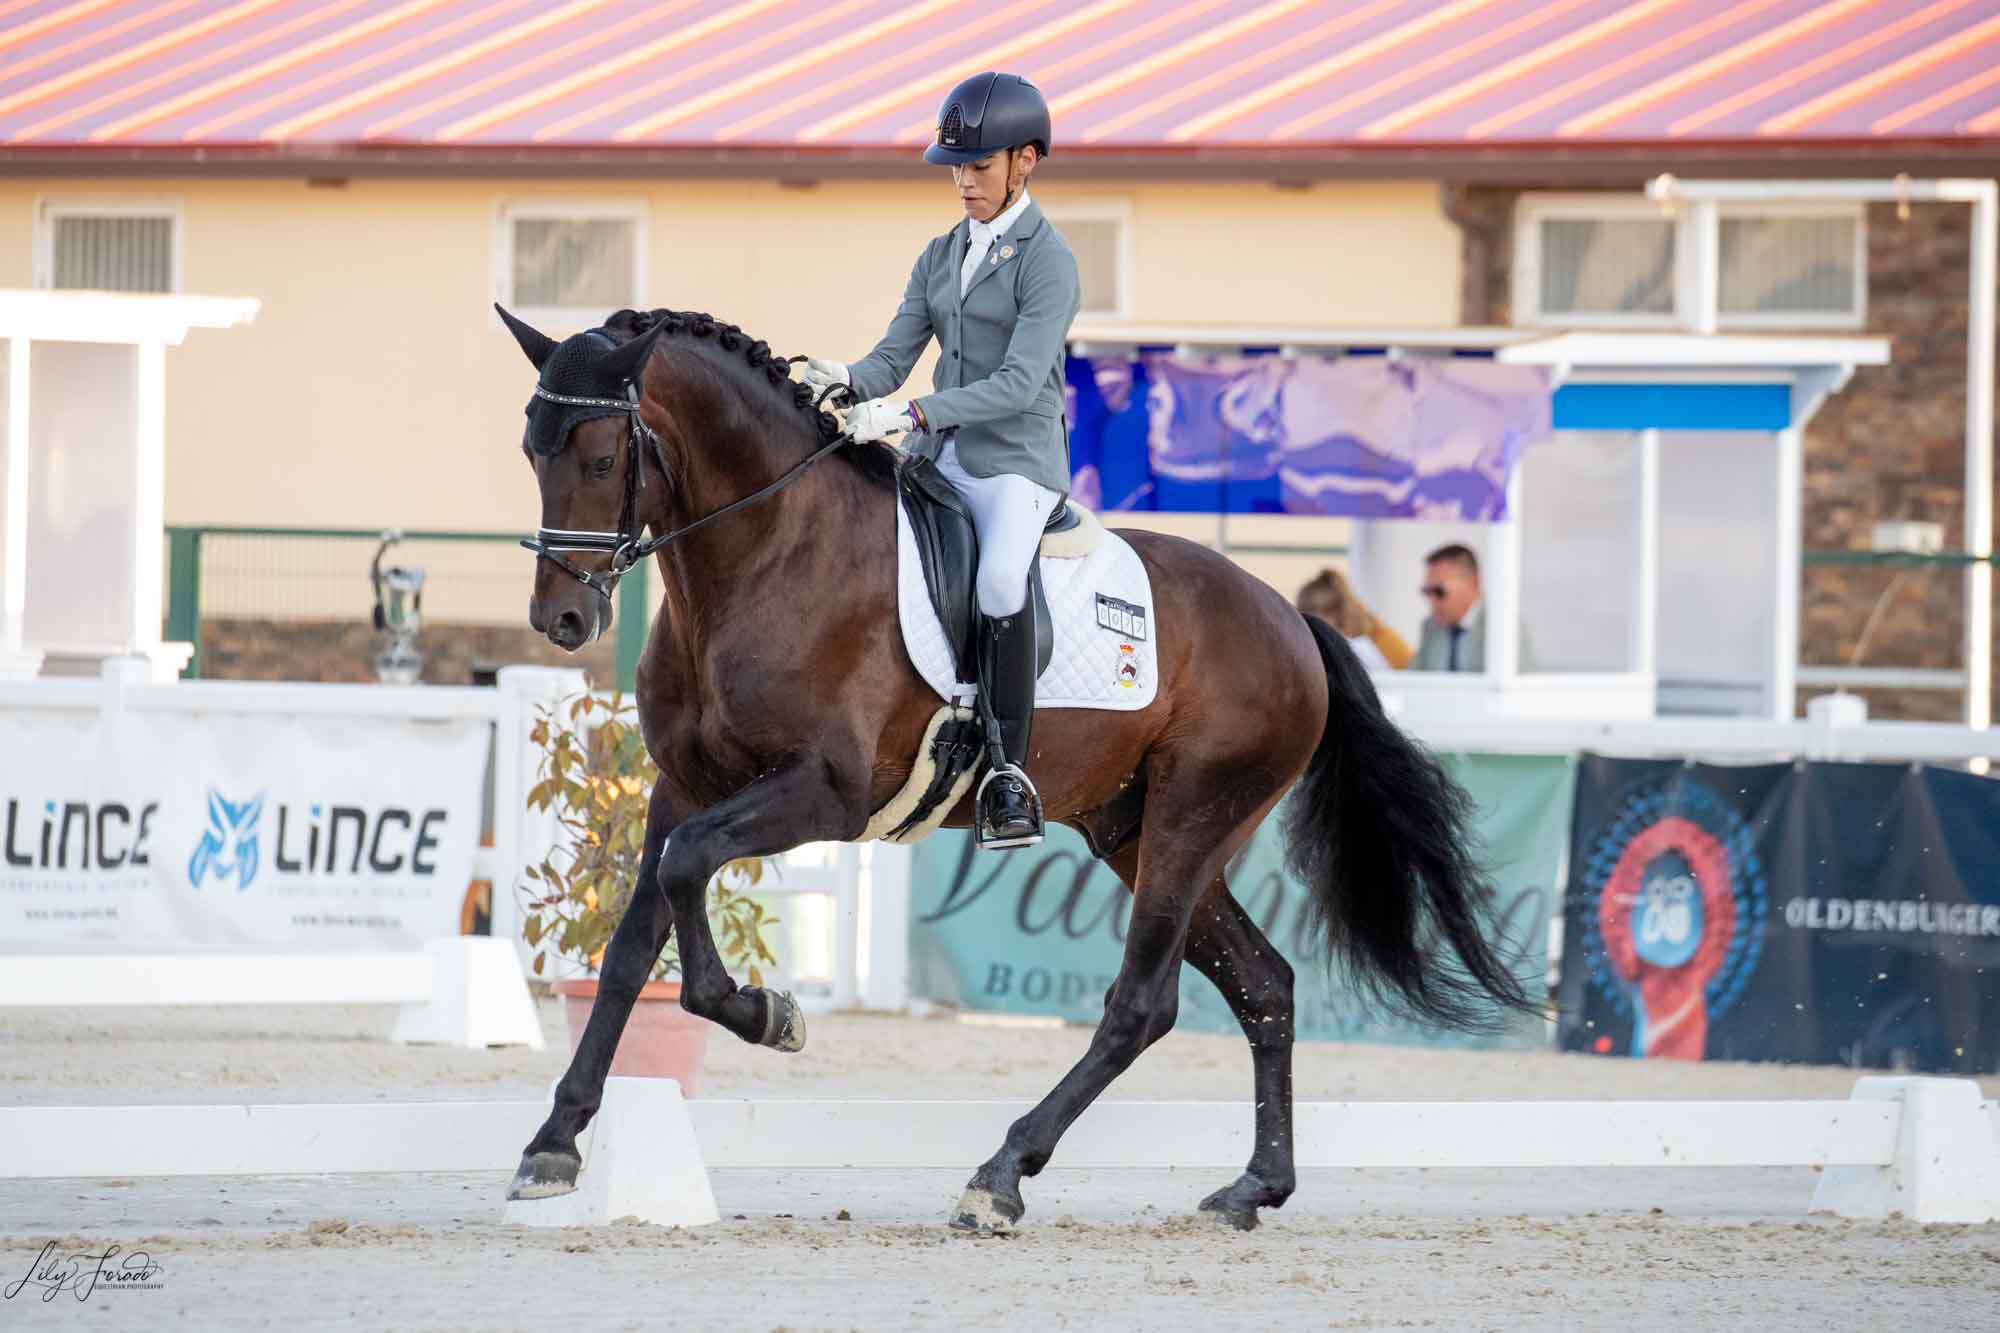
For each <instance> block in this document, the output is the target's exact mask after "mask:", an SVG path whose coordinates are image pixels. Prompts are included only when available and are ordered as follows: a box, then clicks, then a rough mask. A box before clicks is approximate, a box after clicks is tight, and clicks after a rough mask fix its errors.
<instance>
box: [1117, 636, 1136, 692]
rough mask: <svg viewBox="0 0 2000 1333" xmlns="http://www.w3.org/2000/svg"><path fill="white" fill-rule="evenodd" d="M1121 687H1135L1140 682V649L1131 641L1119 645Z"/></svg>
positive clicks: (1119, 683) (1128, 688) (1118, 675)
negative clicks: (1130, 642)
mask: <svg viewBox="0 0 2000 1333" xmlns="http://www.w3.org/2000/svg"><path fill="white" fill-rule="evenodd" d="M1117 681H1118V685H1119V688H1120V689H1127V690H1130V689H1134V688H1137V686H1138V684H1139V650H1138V649H1137V648H1134V647H1133V646H1132V645H1131V644H1129V643H1121V644H1119V645H1118V674H1117Z"/></svg>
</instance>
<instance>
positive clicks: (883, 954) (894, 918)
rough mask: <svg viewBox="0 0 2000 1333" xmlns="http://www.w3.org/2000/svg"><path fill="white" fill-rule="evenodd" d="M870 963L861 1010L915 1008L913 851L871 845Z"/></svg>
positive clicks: (865, 972)
mask: <svg viewBox="0 0 2000 1333" xmlns="http://www.w3.org/2000/svg"><path fill="white" fill-rule="evenodd" d="M868 858H869V859H868V898H867V902H868V912H867V944H868V961H867V965H866V967H865V968H864V969H863V971H862V976H861V1007H862V1008H864V1009H887V1010H893V1011H900V1010H903V1009H907V1008H908V1007H909V1004H910V861H911V859H912V854H911V851H910V849H909V848H908V847H903V846H898V845H897V844H895V843H892V842H875V843H870V844H869V845H868Z"/></svg>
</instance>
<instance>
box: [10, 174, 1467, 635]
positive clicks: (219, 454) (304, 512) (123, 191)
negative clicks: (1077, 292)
mask: <svg viewBox="0 0 2000 1333" xmlns="http://www.w3.org/2000/svg"><path fill="white" fill-rule="evenodd" d="M1035 193H1036V195H1037V197H1038V198H1039V199H1040V200H1041V201H1042V202H1043V203H1044V205H1045V206H1047V207H1048V208H1049V209H1050V210H1051V211H1052V212H1055V213H1057V214H1058V215H1059V214H1060V212H1061V210H1062V209H1063V208H1064V207H1065V206H1068V207H1071V208H1075V209H1080V210H1089V211H1090V212H1091V213H1092V214H1098V213H1102V212H1104V211H1107V210H1108V211H1110V212H1112V213H1114V214H1117V215H1120V216H1124V217H1126V218H1129V232H1128V235H1129V241H1128V246H1129V251H1128V254H1129V278H1130V294H1129V298H1128V300H1129V309H1128V312H1127V313H1128V316H1129V317H1130V318H1131V319H1132V320H1134V321H1141V322H1160V321H1175V322H1197V323H1245V322H1255V323H1297V324H1385V323H1386V324H1399V325H1444V324H1450V323H1452V322H1454V321H1455V319H1456V315H1457V309H1456V305H1457V292H1458V286H1459V247H1458V237H1457V232H1456V230H1455V228H1454V227H1453V226H1452V225H1451V224H1450V223H1449V222H1448V221H1447V220H1446V219H1445V218H1444V217H1443V215H1442V214H1441V213H1440V212H1439V208H1438V200H1437V195H1436V190H1435V187H1434V186H1431V185H1428V184H1423V183H1410V184H1321V185H1316V186H1314V187H1313V188H1310V189H1305V190H1280V189H1277V188H1275V187H1273V186H1272V185H1270V184H1268V183H1263V184H1257V183H1226V184H1215V185H1190V184H1184V183H1170V184H1169V183H1161V184H1137V185H1129V184H1117V185H1110V184H1107V185H1103V186H1090V185H1087V184H1081V183H1063V182H1057V183H1050V184H1045V185H1042V186H1039V187H1037V189H1036V191H1035ZM44 196H60V197H62V198H67V199H73V198H78V197H83V196H114V197H115V196H141V197H145V198H150V199H167V200H172V201H175V202H177V203H178V206H179V209H180V212H181V216H182V233H181V244H182V253H183V261H182V287H183V289H184V290H186V291H189V292H201V293H210V294H217V295H227V296H254V297H257V298H259V299H260V300H261V301H262V302H263V311H262V313H261V314H260V315H259V317H258V318H257V321H256V322H255V324H253V325H252V326H250V327H249V328H245V329H237V330H231V331H227V332H212V331H203V330H197V331H195V332H194V333H192V334H191V335H190V336H189V338H188V341H187V343H186V344H185V345H184V346H183V347H181V348H178V349H176V350H174V351H173V352H172V353H170V356H169V363H168V381H167V393H168V423H167V441H168V469H167V476H168V482H167V514H168V521H169V522H170V523H247V524H268V525H279V526H312V527H378V526H390V525H394V526H400V527H404V528H445V529H507V530H522V529H528V528H532V527H533V526H534V522H535V514H536V509H535V497H534V491H533V488H532V486H531V484H530V482H529V478H528V473H527V469H526V466H525V465H524V464H523V463H522V462H521V459H520V455H519V441H520V423H521V406H522V403H523V401H524V400H525V398H526V395H527V392H528V389H529V386H530V383H531V378H530V373H529V370H528V367H527V365H526V363H525V362H524V361H523V360H522V359H521V356H520V353H519V352H518V351H517V350H516V349H515V348H514V345H513V343H512V341H511V340H510V339H509V338H508V337H507V336H506V334H505V333H504V332H503V331H502V329H501V328H500V326H499V324H498V321H497V320H496V319H494V317H493V316H492V314H491V312H490V308H489V303H490V302H491V301H492V300H493V299H494V297H495V296H496V295H497V294H498V288H497V286H496V281H497V280H496V263H495V248H496V232H497V226H496V218H497V214H498V210H499V208H500V206H501V204H502V203H503V201H507V200H522V199H563V198H571V199H587V200H603V201H616V202H621V203H634V202H636V203H638V204H641V205H643V209H644V216H645V219H646V222H645V233H644V234H645V267H646V270H647V275H648V278H647V290H646V293H645V296H646V299H647V302H648V303H649V304H653V305H669V306H673V307H676V308H680V309H705V310H709V311H712V312H714V313H715V314H716V315H718V316H720V317H722V318H725V319H729V320H733V321H734V322H736V323H738V324H741V325H742V326H743V327H744V328H746V329H748V330H749V331H750V332H751V333H753V334H754V335H756V336H758V337H761V338H764V339H765V340H767V341H768V342H770V343H771V344H772V346H773V347H774V348H776V349H777V350H778V351H779V352H781V353H787V354H790V353H798V352H812V353H814V354H816V355H823V356H832V357H837V358H840V359H853V358H855V357H858V356H860V355H861V354H862V353H863V352H865V351H866V350H867V349H868V347H869V346H870V345H871V344H872V342H873V340H874V338H875V337H876V336H878V334H879V333H880V331H881V328H882V326H883V324H884V323H885V322H886V321H887V319H888V316H889V314H890V313H891V311H892V310H893V309H894V307H895V304H896V301H897V299H898V298H899V296H900V295H901V291H902V286H903V281H904V278H905V277H906V275H907V273H908V271H909V266H910V263H911V261H912V259H913V258H914V257H915V255H916V253H917V251H918V250H919V248H920V247H921V246H922V245H923V243H924V242H925V240H926V239H927V238H928V237H930V236H932V235H934V234H936V233H937V232H939V231H941V230H943V229H944V228H945V227H947V226H949V225H951V223H952V222H953V221H954V220H955V218H956V216H957V213H956V204H955V201H954V199H953V198H952V196H951V194H950V191H949V188H948V187H947V186H946V185H945V184H944V183H943V182H938V183H936V184H934V185H933V184H894V183H870V182H853V183H839V184H835V183H827V184H822V185H818V186H814V187H810V188H797V187H786V186H782V185H780V184H778V183H777V182H775V181H684V180H631V181H605V180H589V181H577V182H550V181H532V182H531V181H519V182H509V181H495V180H437V181H393V180H370V179H354V180H350V181H348V182H347V183H345V184H344V185H338V186H325V185H309V184H308V183H307V182H305V181H304V180H296V179H295V180H223V179H199V178H188V179H169V180H144V181H120V180H116V179H89V180H84V179H61V180H53V179H52V180H23V179H17V180H7V181H0V286H29V285H31V284H32V282H33V264H32V259H33V241H34V231H35V223H34V219H35V212H36V207H37V201H38V199H40V198H42V197H44ZM552 331H555V332H561V331H562V330H552ZM927 373H928V372H927V369H925V370H924V371H920V374H925V375H927ZM1164 525H1165V526H1172V527H1186V528H1188V530H1189V535H1196V536H1200V535H1206V534H1208V533H1210V532H1212V530H1213V525H1212V522H1210V521H1207V520H1193V521H1189V522H1186V523H1183V522H1181V521H1179V520H1171V519H1170V520H1166V521H1165V523H1164ZM1259 536H1260V537H1261V536H1262V534H1259ZM1318 539H1323V534H1322V536H1321V538H1318ZM1316 540H1317V539H1316ZM524 559H525V557H524ZM1300 567H1303V566H1300ZM1308 572H1309V571H1308ZM1272 577H1273V578H1274V581H1278V582H1280V583H1281V586H1282V584H1283V583H1284V582H1286V581H1295V580H1293V579H1292V574H1291V567H1290V566H1289V565H1287V566H1286V567H1285V572H1283V573H1282V574H1278V573H1274V574H1273V575H1272ZM509 605H510V606H511V605H512V599H510V601H509Z"/></svg>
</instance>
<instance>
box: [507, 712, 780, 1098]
mask: <svg viewBox="0 0 2000 1333" xmlns="http://www.w3.org/2000/svg"><path fill="white" fill-rule="evenodd" d="M561 711H563V710H557V709H546V708H545V709H543V710H542V714H541V716H540V717H538V718H537V719H536V720H535V725H534V729H533V731H532V732H530V733H529V737H530V739H531V740H532V742H533V743H534V745H535V748H536V750H537V751H538V755H537V771H536V778H537V781H536V783H535V785H534V787H533V788H531V789H530V791H529V793H528V806H529V808H530V809H533V810H553V811H554V812H555V814H556V820H557V822H558V824H559V825H560V826H561V828H562V830H563V836H562V837H561V838H559V839H558V841H557V845H556V846H555V847H554V848H552V849H551V851H550V853H549V855H548V856H547V857H546V858H544V859H543V860H542V862H541V863H540V864H539V865H533V866H530V867H528V869H527V871H526V872H525V873H526V875H527V879H528V881H529V883H527V884H525V885H523V886H522V893H523V898H524V902H523V914H524V917H525V920H524V922H523V924H522V933H523V934H524V936H525V937H526V939H527V941H528V944H529V946H530V947H532V948H533V949H534V950H535V958H534V972H535V974H536V975H537V976H543V975H548V974H550V973H551V972H553V971H555V970H558V969H557V968H556V967H554V966H551V964H554V963H567V964H568V965H569V968H568V969H566V970H570V971H580V972H582V973H583V975H581V976H569V977H565V978H562V979H560V980H556V981H555V982H554V983H553V985H552V989H553V990H554V991H555V992H556V993H557V994H558V995H561V996H562V997H563V1004H564V1010H565V1016H566V1017H567V1019H568V1022H569V1041H570V1050H571V1052H572V1053H574V1052H575V1050H576V1047H577V1043H578V1042H580V1041H581V1040H582V1039H583V1028H584V1024H585V1022H586V1021H587V1020H588V1019H589V1017H590V1008H591V1005H592V1004H593V1003H594V1002H595V1000H596V998H597V980H596V976H595V973H596V970H597V967H598V964H599V963H600V962H602V961H603V958H604V949H605V946H606V945H607V944H609V943H610V941H611V932H612V931H613V930H614V929H616V928H617V925H618V921H619V918H621V917H623V916H624V915H625V908H626V905H627V904H629V903H630V902H631V901H632V894H633V892H634V889H635V888H636V887H637V885H638V880H639V865H640V862H641V860H642V859H643V858H644V856H645V837H646V804H647V799H648V794H649V793H650V792H651V790H652V786H653V781H654V779H655V778H656V777H657V776H658V771H657V770H656V769H655V768H654V766H653V761H652V757H651V756H650V755H648V754H647V753H646V747H645V744H644V742H643V741H642V740H641V738H640V736H639V729H638V727H637V725H636V721H635V718H634V715H633V712H632V710H631V708H630V707H629V705H628V704H627V703H626V702H625V700H624V699H623V697H622V696H619V695H616V694H613V695H611V696H609V697H604V696H599V695H594V694H589V693H585V694H583V695H580V696H579V697H578V698H576V699H575V700H573V701H571V702H570V703H569V704H568V706H567V710H566V711H567V713H568V718H567V721H566V722H565V721H564V720H563V719H562V718H561V717H560V716H559V713H560V712H561ZM763 872H764V863H763V861H762V860H760V859H757V858H748V859H745V860H740V861H732V862H730V863H729V864H728V865H726V866H724V867H723V868H722V869H721V870H720V871H719V872H717V874H716V876H715V879H714V881H713V882H712V883H711V884H710V885H709V892H708V906H709V923H710V927H711V929H712V930H713V932H714V934H715V939H716V946H717V948H719V949H720V950H721V952H722V957H723V961H724V962H725V963H727V964H728V965H729V968H730V970H731V971H732V972H734V971H739V970H741V971H745V972H747V973H748V974H749V979H750V984H751V985H753V986H761V985H762V984H763V977H762V975H761V974H760V973H759V971H758V964H759V963H771V964H775V963H776V962H777V959H776V958H775V957H774V956H773V955H772V953H771V951H770V948H769V947H768V946H767V945H766V944H765V942H764V934H763V932H764V929H765V927H767V926H772V925H775V924H777V918H776V917H774V916H771V915H770V914H768V913H767V912H766V911H765V910H764V907H763V904H761V903H759V902H757V901H756V900H755V899H753V898H751V897H750V896H749V895H748V893H747V892H746V891H747V890H748V889H749V888H750V887H751V886H753V885H755V884H756V883H757V882H758V881H759V880H760V879H761V878H762V877H763ZM648 891H649V892H652V891H655V890H652V889H651V888H650V887H649V889H648ZM678 946H679V938H678V935H675V936H673V937H670V938H669V940H668V943H667V947H666V949H665V950H664V951H662V953H661V955H660V959H659V961H658V962H656V963H655V964H654V965H653V972H652V977H651V979H650V980H648V981H647V982H646V983H645V985H644V986H642V987H641V988H640V993H639V999H638V1001H637V1002H636V1003H635V1004H634V1005H633V1007H632V1015H631V1017H630V1018H629V1019H628V1020H627V1021H626V1024H625V1031H624V1034H623V1035H622V1036H621V1037H620V1038H619V1041H618V1050H617V1053H616V1054H615V1055H614V1056H613V1057H612V1061H611V1072H612V1073H613V1074H617V1075H634V1076H639V1077H654V1078H673V1079H678V1080H679V1081H680V1085H681V1091H682V1092H683V1093H684V1094H686V1095H688V1096H693V1095H694V1092H695V1087H696V1084H697V1083H698V1082H699V1078H700V1073H701V1063H702V1057H703V1054H704V1052H705V1051H706V1050H707V1047H708V1034H709V1032H710V1030H711V1024H710V1023H709V1022H708V1021H707V1020H706V1019H702V1018H697V1017H695V1016H694V1015H693V1014H690V1013H688V1012H687V1011H686V1010H684V1009H682V1008H681V1005H680V994H681V987H680V982H678V981H675V980H670V979H669V978H673V977H678V976H679V975H680V950H679V947H678Z"/></svg>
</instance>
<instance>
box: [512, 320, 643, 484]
mask: <svg viewBox="0 0 2000 1333" xmlns="http://www.w3.org/2000/svg"><path fill="white" fill-rule="evenodd" d="M617 346H618V344H617V343H615V342H613V341H612V340H611V338H610V337H609V336H608V335H606V334H604V333H602V332H600V331H599V330H597V329H590V330H587V331H585V332H583V333H579V334H576V335H574V336H573V337H569V338H565V339H564V340H563V341H562V342H561V343H560V344H558V345H557V347H556V349H555V351H553V352H551V353H550V354H549V359H548V361H547V362H545V363H544V364H543V366H542V376H541V381H540V382H541V386H542V387H543V388H544V389H547V390H548V391H549V392H550V393H555V394H561V395H562V396H563V397H565V398H600V399H611V400H613V401H616V402H620V403H622V402H624V401H625V384H626V372H625V370H624V369H622V368H620V367H618V366H615V365H613V366H608V367H607V365H606V364H605V363H606V362H607V360H609V359H610V358H609V356H608V354H609V353H610V352H611V351H613V350H614V349H615V348H617ZM622 359H623V358H620V360H622ZM624 410H625V409H623V408H622V407H604V406H580V405H577V404H574V403H553V402H550V401H549V400H548V399H546V398H543V397H540V396H536V397H533V398H530V399H529V400H528V434H527V444H528V448H529V449H531V450H533V451H534V452H535V453H537V454H540V455H542V456H543V457H544V458H552V457H554V456H555V455H556V454H559V453H561V452H562V451H563V447H564V446H565V445H566V444H568V443H569V436H570V432H571V431H573V430H575V429H576V428H577V427H578V426H581V425H582V424H583V423H584V422H586V421H594V420H596V419H597V418H598V417H615V416H620V415H623V413H624Z"/></svg>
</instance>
